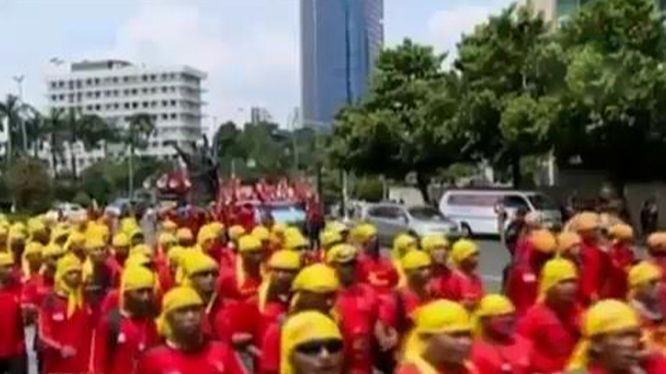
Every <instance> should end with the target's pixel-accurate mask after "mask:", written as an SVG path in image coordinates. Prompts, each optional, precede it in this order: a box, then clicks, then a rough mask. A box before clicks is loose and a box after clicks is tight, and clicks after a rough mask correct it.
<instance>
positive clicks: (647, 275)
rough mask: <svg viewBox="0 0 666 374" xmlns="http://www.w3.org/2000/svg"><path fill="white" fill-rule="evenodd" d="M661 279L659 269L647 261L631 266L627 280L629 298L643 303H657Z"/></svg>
mask: <svg viewBox="0 0 666 374" xmlns="http://www.w3.org/2000/svg"><path fill="white" fill-rule="evenodd" d="M661 277H662V274H661V269H660V268H659V267H657V266H656V265H654V264H652V263H650V262H648V261H642V262H640V263H638V264H637V265H634V266H632V268H631V270H629V276H628V279H627V283H628V285H629V297H630V298H633V299H636V300H639V301H642V302H645V303H656V302H658V301H659V298H660V288H661Z"/></svg>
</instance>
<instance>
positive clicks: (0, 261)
mask: <svg viewBox="0 0 666 374" xmlns="http://www.w3.org/2000/svg"><path fill="white" fill-rule="evenodd" d="M13 264H14V256H12V254H11V253H9V252H0V266H9V265H13Z"/></svg>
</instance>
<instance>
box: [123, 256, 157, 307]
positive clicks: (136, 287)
mask: <svg viewBox="0 0 666 374" xmlns="http://www.w3.org/2000/svg"><path fill="white" fill-rule="evenodd" d="M120 295H121V298H122V301H121V303H120V304H121V307H122V308H123V310H124V311H126V312H128V313H129V314H130V315H132V316H133V317H150V316H153V317H154V315H153V314H154V312H155V275H154V274H153V272H152V271H150V270H148V269H146V268H145V267H143V266H132V267H128V268H126V269H125V270H123V273H122V277H121V280H120Z"/></svg>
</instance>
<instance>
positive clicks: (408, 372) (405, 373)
mask: <svg viewBox="0 0 666 374" xmlns="http://www.w3.org/2000/svg"><path fill="white" fill-rule="evenodd" d="M437 373H438V374H448V373H446V372H444V371H438V372H437ZM477 373H479V374H485V373H484V372H482V371H477V370H476V369H475V368H474V367H472V366H469V367H468V368H465V369H464V370H463V371H457V372H455V374H477ZM396 374H425V373H423V372H422V371H421V370H419V368H418V367H416V365H413V364H404V365H401V366H400V367H399V368H398V369H397V370H396ZM451 374H454V373H451Z"/></svg>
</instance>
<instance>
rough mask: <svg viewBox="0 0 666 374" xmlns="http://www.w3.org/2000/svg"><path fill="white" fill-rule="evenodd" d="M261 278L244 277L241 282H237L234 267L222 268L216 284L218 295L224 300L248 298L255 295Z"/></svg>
mask: <svg viewBox="0 0 666 374" xmlns="http://www.w3.org/2000/svg"><path fill="white" fill-rule="evenodd" d="M260 285H261V279H255V278H250V277H247V276H246V277H245V280H244V281H243V283H242V284H238V280H237V278H236V270H235V269H234V268H226V269H225V268H222V269H221V270H220V278H219V280H218V284H217V290H218V297H220V298H222V300H224V301H225V302H226V301H227V300H228V299H231V300H248V299H250V298H251V297H255V296H257V292H258V290H259V286H260Z"/></svg>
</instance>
